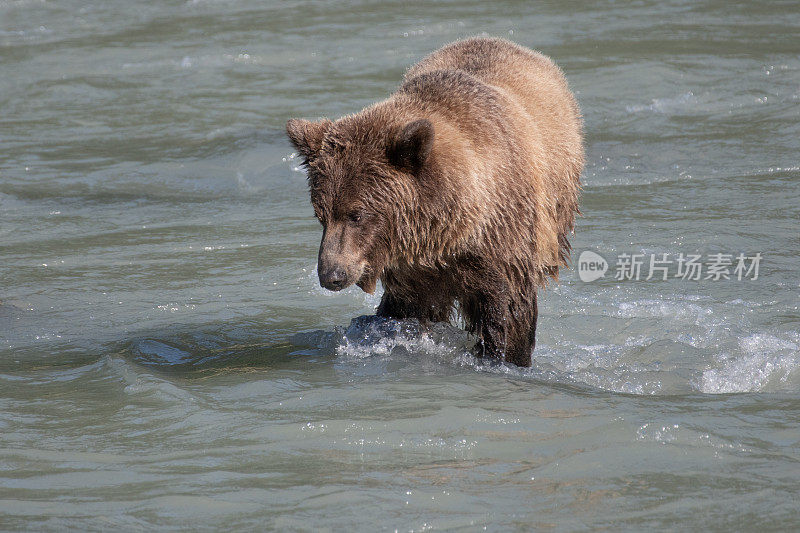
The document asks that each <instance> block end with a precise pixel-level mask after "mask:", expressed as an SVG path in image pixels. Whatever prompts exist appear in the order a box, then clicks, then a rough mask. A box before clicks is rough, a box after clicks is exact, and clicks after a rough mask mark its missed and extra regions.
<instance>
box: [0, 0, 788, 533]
mask: <svg viewBox="0 0 800 533" xmlns="http://www.w3.org/2000/svg"><path fill="white" fill-rule="evenodd" d="M482 33H486V34H489V35H495V36H502V37H507V38H510V39H513V40H515V41H517V42H519V43H521V44H524V45H526V46H530V47H534V48H537V49H539V50H541V51H543V52H544V53H546V54H548V55H550V56H552V57H553V58H554V59H555V60H556V61H557V62H558V63H559V64H560V65H561V67H562V68H563V69H564V71H565V72H566V74H567V77H568V79H569V81H570V84H571V86H572V88H573V90H574V91H575V93H576V95H577V97H578V99H579V101H580V104H581V106H582V109H583V112H584V115H585V122H586V144H587V167H586V171H585V173H584V177H583V181H584V191H583V196H582V201H581V202H582V211H583V216H582V217H581V218H580V219H579V221H578V225H577V232H576V235H575V237H574V240H573V244H574V250H575V252H574V257H573V259H574V265H575V266H576V267H577V265H578V257H579V256H580V254H581V253H582V252H592V253H596V254H599V256H600V257H601V258H602V260H598V259H596V258H595V261H592V262H589V261H587V262H586V263H587V267H588V266H594V267H595V268H601V267H602V266H603V264H605V265H606V266H607V271H606V273H605V275H604V276H603V277H601V278H599V279H596V280H594V281H589V282H584V281H582V280H581V279H580V277H579V275H578V270H577V268H575V269H571V270H567V271H564V273H563V275H562V280H561V283H560V284H559V285H558V286H553V287H551V288H549V289H547V290H546V291H543V292H542V293H541V296H540V322H539V334H538V345H537V348H536V352H535V353H534V366H533V368H531V369H524V370H520V369H516V368H509V367H505V366H502V365H493V364H489V363H488V362H486V361H481V360H479V359H476V358H475V357H473V356H472V355H470V346H471V341H470V339H469V338H468V337H467V336H466V335H465V334H463V333H461V332H460V330H459V329H458V328H454V327H444V326H436V327H433V328H430V329H424V328H420V327H419V325H417V324H415V323H412V322H391V321H389V322H387V321H381V320H376V319H374V318H368V316H369V315H371V314H372V313H374V309H375V306H376V304H377V302H378V296H369V295H365V294H364V293H362V292H360V291H359V290H358V289H357V288H352V289H349V290H346V291H344V292H342V293H336V294H334V293H329V292H326V291H324V290H323V289H321V288H320V287H319V286H318V283H317V280H316V272H315V260H316V251H317V247H318V243H319V238H320V234H321V232H320V228H319V225H318V223H317V222H316V221H315V219H314V218H313V217H312V210H311V207H310V205H309V201H308V194H307V190H306V184H305V176H304V173H303V171H302V170H301V169H300V168H298V164H299V161H298V159H297V158H295V156H294V155H293V154H292V149H291V147H290V145H289V143H288V141H287V140H286V138H285V135H284V132H283V127H284V123H285V121H286V119H287V118H290V117H298V116H299V117H307V118H316V117H319V116H329V117H332V118H335V117H339V116H341V115H344V114H347V113H351V112H354V111H357V110H359V109H361V108H362V107H364V106H365V105H368V104H369V103H371V102H374V101H376V100H379V99H381V98H383V97H385V96H386V95H388V94H389V93H390V92H392V91H393V90H394V88H395V87H396V86H397V84H398V82H399V80H400V79H401V77H402V75H403V72H404V69H405V68H406V67H407V66H408V65H410V64H412V63H413V62H415V61H417V60H418V59H420V58H421V57H422V56H423V55H425V54H426V53H428V52H430V51H432V50H434V49H436V48H438V47H439V46H441V45H442V44H444V43H447V42H449V41H452V40H455V39H457V38H461V37H465V36H470V35H480V34H482ZM798 35H800V6H798V4H797V2H728V1H709V2H688V1H666V2H665V1H655V0H644V1H639V2H630V3H629V2H611V1H605V2H603V1H597V2H573V1H569V0H567V1H559V2H541V3H536V4H533V3H524V2H470V1H462V0H459V1H452V2H436V3H431V4H428V5H425V6H417V5H414V6H412V5H410V4H407V3H404V2H400V3H395V2H391V3H386V2H383V3H377V2H337V1H333V2H291V1H287V2H266V3H265V2H255V1H248V0H241V1H237V0H232V1H215V0H196V1H189V2H184V1H172V2H127V1H121V0H114V1H108V2H94V3H89V2H73V1H68V0H64V1H59V2H45V1H33V0H0V302H1V303H0V529H3V530H19V529H28V530H63V529H73V530H87V529H89V530H120V529H121V530H150V529H153V528H158V529H172V528H174V529H188V530H217V529H226V530H230V529H234V530H239V529H256V530H263V529H268V530H300V531H302V530H325V529H328V530H342V529H345V530H350V529H356V530H384V529H385V530H395V529H397V530H400V531H410V530H413V531H421V530H427V529H449V528H456V529H457V528H464V529H465V530H474V529H483V528H484V527H485V528H486V529H488V530H491V531H508V530H528V529H531V528H537V529H545V528H549V527H555V528H558V529H564V530H584V529H600V528H607V529H618V528H621V529H630V530H642V529H645V528H653V527H655V528H658V529H675V530H683V529H697V530H699V529H704V530H705V529H711V530H730V529H732V528H733V529H738V530H756V529H757V530H759V531H762V530H791V529H797V528H798V527H800V510H799V509H798V507H799V505H798V501H800V307H799V306H800V267H799V266H798V256H800V229H799V228H800V184H799V181H798V180H800V166H799V165H800V157H799V156H798V154H799V153H800V120H798V119H800V38H798ZM651 254H652V256H651ZM663 254H667V255H666V256H664V255H663ZM681 254H683V255H681ZM719 254H722V255H721V256H720V255H719ZM740 254H741V257H742V261H743V264H742V265H739V263H740V260H739V257H740ZM693 255H694V256H700V257H699V258H696V259H695V261H694V263H695V264H699V265H700V268H701V269H702V270H701V271H700V272H699V277H700V279H694V278H696V277H698V276H696V275H688V276H687V275H686V274H687V269H685V268H684V267H686V266H687V265H686V264H685V263H681V261H680V260H679V259H680V258H683V259H686V258H689V257H690V256H693ZM585 257H587V258H589V257H591V256H590V255H586V256H585ZM628 261H630V264H635V263H637V262H641V271H640V272H639V273H638V274H639V275H638V276H637V273H636V272H635V271H634V270H631V269H628V268H627V267H626V263H627V262H628ZM651 263H652V265H651ZM650 266H656V267H658V266H662V267H664V268H666V269H667V270H663V269H662V270H659V269H658V268H656V269H655V270H654V271H653V275H652V276H650ZM740 266H744V267H746V268H745V269H744V270H743V269H741V268H738V267H740ZM755 267H757V268H755ZM582 272H583V271H582ZM591 272H592V271H590V270H586V274H589V273H591ZM715 272H716V273H715ZM663 274H666V276H667V279H663V278H664V275H663ZM726 276H727V277H728V278H729V279H725V277H726ZM637 277H638V279H637ZM648 277H650V279H646V278H648ZM717 277H719V278H720V279H715V278H717ZM739 278H741V279H739ZM360 316H366V317H365V318H357V317H360ZM353 318H355V320H353V321H352V323H351V319H353Z"/></svg>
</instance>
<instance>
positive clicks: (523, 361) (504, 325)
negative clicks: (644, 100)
mask: <svg viewBox="0 0 800 533" xmlns="http://www.w3.org/2000/svg"><path fill="white" fill-rule="evenodd" d="M287 131H288V134H289V137H290V139H291V140H292V142H293V143H294V145H295V146H296V147H297V148H298V150H299V151H300V152H301V154H302V156H303V158H304V161H305V164H306V167H307V169H308V178H309V185H310V190H311V201H312V204H313V206H314V209H315V213H316V215H317V216H318V218H319V219H320V221H321V222H322V224H323V227H324V234H323V240H322V244H321V246H320V257H319V269H320V280H321V282H322V283H323V285H324V286H328V287H329V288H334V289H338V288H342V287H340V286H339V285H342V286H347V285H348V284H350V283H353V282H356V283H358V285H359V286H360V287H362V288H363V289H364V290H366V291H367V292H372V291H373V290H374V289H375V284H376V282H377V279H379V278H380V280H381V282H382V284H383V287H384V294H383V298H382V300H381V303H380V306H379V307H378V310H377V313H378V315H381V316H388V317H394V318H412V317H413V318H417V319H420V320H422V321H446V320H448V319H449V318H450V316H451V314H452V313H451V312H452V309H453V307H454V305H456V304H457V305H458V310H459V313H460V314H461V316H462V317H463V318H464V321H465V323H466V326H467V329H468V330H469V331H471V332H473V333H474V334H476V335H477V336H478V339H479V346H480V347H481V348H482V350H483V353H485V354H487V355H489V356H492V357H499V358H503V359H504V360H506V361H508V362H511V363H514V364H517V365H520V366H530V363H531V351H532V349H533V346H534V342H535V333H536V319H537V304H536V291H537V288H538V287H540V286H543V285H545V283H546V280H547V279H548V278H550V277H552V278H555V279H557V277H558V269H559V267H561V266H564V265H566V262H567V259H568V257H569V253H570V245H569V242H568V235H569V234H570V233H571V232H572V230H573V226H574V218H575V214H576V213H577V211H578V192H579V188H580V185H579V177H580V174H581V170H582V168H583V144H582V125H581V119H580V112H579V109H578V105H577V103H576V101H575V99H574V97H573V96H572V94H571V92H570V91H569V88H568V87H567V83H566V80H565V78H564V76H563V74H562V73H561V71H560V69H559V68H558V67H557V66H556V65H555V64H554V63H553V62H552V61H550V59H548V58H547V57H546V56H544V55H542V54H539V53H538V52H534V51H531V50H529V49H527V48H523V47H521V46H518V45H516V44H513V43H511V42H509V41H506V40H503V39H484V38H474V39H467V40H463V41H457V42H455V43H452V44H450V45H447V46H445V47H444V48H442V49H440V50H438V51H436V52H434V53H432V54H431V55H429V56H428V57H426V58H424V59H423V60H422V61H420V62H419V63H417V64H416V65H414V66H412V67H411V68H410V69H409V70H408V72H407V73H406V75H405V77H404V80H403V83H402V84H401V86H400V87H399V89H398V90H397V91H396V92H395V93H394V94H392V95H391V96H390V97H389V98H388V99H387V100H384V101H382V102H379V103H377V104H374V105H372V106H370V107H368V108H366V109H364V110H363V111H361V112H359V113H357V114H354V115H349V116H346V117H343V118H341V119H339V120H337V121H335V122H331V121H329V120H323V121H319V122H308V121H304V120H290V121H289V123H288V124H287Z"/></svg>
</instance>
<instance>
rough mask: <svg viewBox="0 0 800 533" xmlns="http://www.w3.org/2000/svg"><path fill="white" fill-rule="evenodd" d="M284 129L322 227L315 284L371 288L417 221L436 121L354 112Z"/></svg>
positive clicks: (293, 123) (290, 124)
mask: <svg viewBox="0 0 800 533" xmlns="http://www.w3.org/2000/svg"><path fill="white" fill-rule="evenodd" d="M393 122H394V121H393ZM286 131H287V133H288V135H289V139H290V140H291V142H292V144H293V145H294V146H295V147H296V148H297V150H298V152H299V153H300V155H301V156H302V158H303V164H304V166H305V167H306V170H307V172H308V184H309V189H310V192H311V204H312V205H313V207H314V215H315V216H316V217H317V219H318V220H319V221H320V223H321V224H322V228H323V233H322V243H321V244H320V248H319V257H318V263H317V271H318V274H319V282H320V285H322V286H323V287H325V288H326V289H329V290H333V291H338V290H341V289H344V288H346V287H349V286H350V285H352V284H354V283H356V284H358V286H359V287H361V288H362V289H363V290H364V291H366V292H369V293H372V292H373V291H374V290H375V285H376V283H377V280H378V278H379V277H380V276H381V273H382V272H383V269H384V267H386V266H387V265H388V264H390V263H392V262H393V261H395V260H396V259H397V258H396V257H394V256H396V255H398V254H401V253H403V254H405V255H408V253H409V251H408V250H404V251H403V248H404V247H405V248H408V247H409V245H408V244H407V243H408V242H410V239H411V237H410V235H409V233H413V230H412V225H413V224H414V223H416V222H418V220H414V219H415V218H418V213H417V205H418V197H419V192H420V191H419V185H420V183H421V181H422V180H423V174H425V172H426V169H427V167H428V165H429V159H431V158H430V155H431V150H432V147H433V138H434V134H433V124H432V123H431V122H430V121H429V120H427V119H417V120H408V121H406V122H403V123H400V124H391V123H389V122H388V121H387V120H382V119H381V117H380V116H375V115H372V116H369V115H367V116H363V115H352V116H349V117H345V118H343V119H340V120H338V121H336V122H331V121H330V120H321V121H318V122H310V121H307V120H300V119H292V120H289V122H288V123H287V124H286Z"/></svg>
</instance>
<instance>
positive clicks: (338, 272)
mask: <svg viewBox="0 0 800 533" xmlns="http://www.w3.org/2000/svg"><path fill="white" fill-rule="evenodd" d="M346 281H347V274H346V273H345V271H344V269H343V268H336V267H334V268H328V269H325V270H321V271H320V273H319V284H320V285H322V286H323V287H325V288H326V289H328V290H329V291H339V290H342V289H343V288H344V286H345V283H346Z"/></svg>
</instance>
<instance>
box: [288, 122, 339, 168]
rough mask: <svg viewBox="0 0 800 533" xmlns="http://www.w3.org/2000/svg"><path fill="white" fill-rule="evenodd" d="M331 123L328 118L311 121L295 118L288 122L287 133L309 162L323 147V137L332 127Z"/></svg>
mask: <svg viewBox="0 0 800 533" xmlns="http://www.w3.org/2000/svg"><path fill="white" fill-rule="evenodd" d="M331 124H332V122H331V121H330V120H328V119H324V120H320V121H319V122H311V121H309V120H303V119H299V118H293V119H291V120H289V121H288V122H287V123H286V133H287V134H288V135H289V140H290V141H292V144H293V145H294V147H295V148H297V150H298V151H299V152H300V154H301V155H302V156H303V157H305V159H306V162H307V161H308V160H309V159H311V158H313V157H314V156H315V155H316V154H317V152H319V149H320V148H322V138H323V137H325V133H326V132H327V131H328V128H330V127H331Z"/></svg>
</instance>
